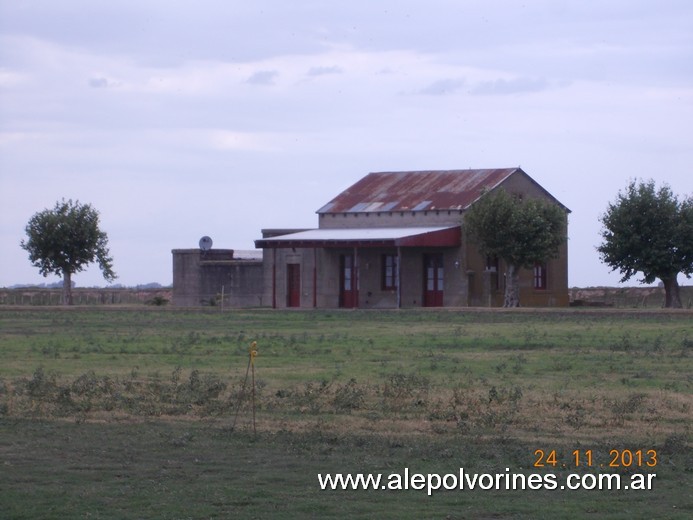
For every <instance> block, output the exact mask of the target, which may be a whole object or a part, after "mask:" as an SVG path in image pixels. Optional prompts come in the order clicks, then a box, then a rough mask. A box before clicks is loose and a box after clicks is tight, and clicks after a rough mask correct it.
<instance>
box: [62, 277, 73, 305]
mask: <svg viewBox="0 0 693 520" xmlns="http://www.w3.org/2000/svg"><path fill="white" fill-rule="evenodd" d="M63 305H72V273H68V272H63Z"/></svg>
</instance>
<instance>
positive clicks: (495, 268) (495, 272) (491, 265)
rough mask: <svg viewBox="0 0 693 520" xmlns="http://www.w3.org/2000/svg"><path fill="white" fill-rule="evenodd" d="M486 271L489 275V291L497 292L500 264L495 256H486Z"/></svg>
mask: <svg viewBox="0 0 693 520" xmlns="http://www.w3.org/2000/svg"><path fill="white" fill-rule="evenodd" d="M486 270H487V271H488V272H490V273H491V277H490V280H491V290H492V291H497V290H498V289H500V283H499V276H500V273H499V271H500V262H499V261H498V257H497V256H487V257H486Z"/></svg>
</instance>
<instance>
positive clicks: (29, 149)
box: [0, 0, 693, 287]
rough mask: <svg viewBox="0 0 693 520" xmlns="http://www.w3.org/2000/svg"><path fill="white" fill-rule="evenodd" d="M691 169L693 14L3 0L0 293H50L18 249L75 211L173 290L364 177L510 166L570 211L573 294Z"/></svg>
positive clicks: (259, 1) (690, 10) (456, 4)
mask: <svg viewBox="0 0 693 520" xmlns="http://www.w3.org/2000/svg"><path fill="white" fill-rule="evenodd" d="M692 165H693V2H690V1H689V0H658V1H657V2H652V1H651V0H601V1H599V2H585V1H584V0H576V1H572V0H568V1H561V0H527V1H522V2H521V1H510V0H508V1H500V0H428V1H426V2H420V1H410V0H392V1H390V0H384V1H378V0H368V1H363V0H350V1H339V2H338V1H325V0H323V1H319V0H293V1H291V2H286V1H283V0H275V1H272V0H264V1H263V0H253V1H252V2H251V1H247V0H243V1H237V0H196V1H194V2H192V1H181V2H170V1H164V0H136V1H134V0H119V1H117V2H113V1H96V0H61V1H60V2H56V1H54V0H22V1H16V0H0V195H1V201H0V287H2V286H10V285H13V284H18V283H44V282H47V283H52V282H55V281H58V280H59V279H58V278H57V277H55V276H49V277H48V278H44V277H42V276H41V275H40V274H39V272H38V269H37V268H35V267H33V266H31V264H30V262H29V260H28V256H27V253H26V251H24V250H23V249H21V248H20V246H19V244H20V241H21V240H22V239H23V238H25V232H24V228H25V226H26V224H27V222H28V220H29V219H30V218H31V216H32V215H33V214H35V213H36V212H38V211H42V210H43V209H46V208H52V207H53V206H54V205H55V203H56V201H58V200H60V199H62V198H65V199H73V200H78V201H80V202H81V203H89V204H91V205H92V206H93V207H94V208H95V209H97V210H98V211H99V213H100V217H101V229H102V230H103V231H105V232H106V233H107V234H108V237H109V245H110V252H111V255H112V256H113V259H114V268H115V271H116V273H117V274H118V275H119V278H118V280H117V283H121V284H124V285H137V284H144V283H150V282H158V283H162V284H164V285H166V284H170V283H171V282H172V278H173V277H172V259H171V250H172V249H178V248H181V249H184V248H196V247H197V246H198V242H199V239H200V237H202V236H204V235H208V236H210V237H212V238H213V240H214V247H215V248H230V249H244V250H245V249H253V248H254V240H256V239H259V238H261V229H263V228H286V227H288V228H310V227H317V226H318V220H317V215H316V214H315V211H316V210H317V209H319V208H320V207H322V206H323V205H324V204H325V203H327V202H328V201H330V200H331V199H332V198H333V197H334V196H336V195H337V194H338V193H339V192H341V191H342V190H344V189H345V188H347V187H348V186H350V185H351V184H353V183H354V182H356V181H357V180H359V179H360V178H361V177H363V176H365V175H366V174H368V173H369V172H374V171H399V170H402V171H405V170H406V171H408V170H436V169H441V170H447V169H465V168H506V167H515V166H521V167H522V169H523V170H524V171H526V172H527V173H528V174H529V175H530V176H531V177H532V178H533V179H535V180H536V181H537V182H538V183H539V184H541V185H542V186H543V187H544V188H546V189H547V190H548V191H549V192H550V193H552V194H553V195H554V196H555V197H556V198H557V199H558V200H560V201H561V202H562V203H563V204H564V205H566V206H567V207H568V208H570V209H571V211H572V213H571V215H570V221H569V222H570V224H569V226H570V227H569V249H570V257H569V284H570V286H577V287H587V286H598V285H612V286H614V285H618V283H619V280H620V275H619V274H618V273H612V272H611V271H610V268H609V267H608V266H606V265H604V264H602V263H601V262H600V260H599V255H598V253H597V251H596V247H597V246H598V245H599V244H600V242H601V238H600V234H599V232H600V229H601V225H600V223H599V217H600V215H601V214H603V213H604V211H605V210H606V207H607V205H608V204H609V202H612V201H614V200H615V199H616V196H617V194H618V192H619V191H620V190H624V189H625V188H626V186H627V184H628V182H629V181H630V180H633V179H654V180H655V182H656V183H657V185H658V186H660V185H662V184H664V183H666V184H668V185H669V186H670V187H671V189H672V190H673V192H674V193H675V194H677V195H679V196H681V197H683V196H688V195H691V194H692V193H693V168H692ZM74 281H75V282H76V284H77V286H80V287H86V286H94V285H106V282H105V281H104V280H103V277H102V276H101V273H100V271H99V269H98V266H96V265H94V266H93V267H90V268H89V269H87V270H86V271H84V272H82V273H78V274H77V275H75V277H74ZM681 282H683V283H686V284H688V285H690V283H691V282H690V281H688V280H685V279H684V278H682V279H681ZM628 285H637V281H636V280H635V279H633V280H631V282H629V283H628Z"/></svg>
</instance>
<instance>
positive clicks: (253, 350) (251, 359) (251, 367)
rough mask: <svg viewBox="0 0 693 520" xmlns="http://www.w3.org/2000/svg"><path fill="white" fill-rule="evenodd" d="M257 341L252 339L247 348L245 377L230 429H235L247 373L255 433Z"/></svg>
mask: <svg viewBox="0 0 693 520" xmlns="http://www.w3.org/2000/svg"><path fill="white" fill-rule="evenodd" d="M257 354H258V353H257V341H253V342H252V343H251V344H250V349H249V350H248V368H247V370H246V371H245V379H244V380H243V386H242V387H241V395H240V396H239V397H238V406H237V407H236V415H235V417H234V418H233V425H232V426H231V431H234V430H235V429H236V421H237V420H238V412H239V411H240V410H241V404H242V403H243V397H244V395H245V387H246V385H247V384H248V375H249V374H250V375H251V377H252V380H251V384H252V385H253V387H252V405H253V433H254V434H256V435H257V428H256V426H255V358H256V357H257Z"/></svg>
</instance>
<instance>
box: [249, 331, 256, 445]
mask: <svg viewBox="0 0 693 520" xmlns="http://www.w3.org/2000/svg"><path fill="white" fill-rule="evenodd" d="M256 357H257V341H253V342H252V343H251V344H250V368H251V373H252V385H253V386H252V389H253V390H252V392H253V433H254V434H255V435H257V428H256V427H255V358H256Z"/></svg>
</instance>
